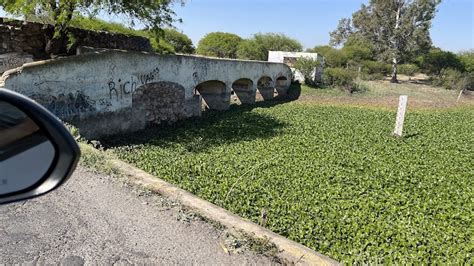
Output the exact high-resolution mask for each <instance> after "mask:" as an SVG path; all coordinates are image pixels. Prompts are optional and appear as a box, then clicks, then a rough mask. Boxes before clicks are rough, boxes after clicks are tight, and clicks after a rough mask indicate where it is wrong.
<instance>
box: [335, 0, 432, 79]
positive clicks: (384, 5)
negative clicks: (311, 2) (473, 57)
mask: <svg viewBox="0 0 474 266" xmlns="http://www.w3.org/2000/svg"><path fill="white" fill-rule="evenodd" d="M440 2H441V0H396V1H385V0H370V1H368V3H367V4H363V5H362V6H361V8H360V9H359V10H358V11H356V12H355V13H353V14H352V18H351V19H347V18H344V19H341V20H340V21H339V25H338V27H337V29H336V30H335V31H333V32H331V33H330V36H331V44H332V45H339V44H345V43H346V42H348V41H349V39H350V38H355V39H358V40H365V42H366V43H369V44H370V47H371V48H373V50H374V52H375V55H376V57H377V59H378V60H381V61H384V62H386V63H389V62H390V63H392V79H391V81H392V82H394V83H396V82H398V78H397V74H398V73H397V65H398V64H399V63H400V62H403V61H406V60H409V59H411V58H414V57H416V55H418V54H423V53H425V52H426V51H427V50H429V49H430V47H431V38H430V32H429V30H430V28H431V21H432V20H433V18H434V16H435V14H436V7H437V5H438V4H439V3H440Z"/></svg>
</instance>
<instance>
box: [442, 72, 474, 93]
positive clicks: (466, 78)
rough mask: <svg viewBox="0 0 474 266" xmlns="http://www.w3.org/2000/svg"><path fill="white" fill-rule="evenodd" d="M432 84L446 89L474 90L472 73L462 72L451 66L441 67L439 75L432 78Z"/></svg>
mask: <svg viewBox="0 0 474 266" xmlns="http://www.w3.org/2000/svg"><path fill="white" fill-rule="evenodd" d="M434 84H435V85H437V86H442V87H445V88H446V89H448V90H471V91H472V90H474V73H472V72H471V73H462V72H460V71H459V70H456V69H452V68H447V69H443V70H441V72H440V75H439V77H438V78H436V79H435V80H434Z"/></svg>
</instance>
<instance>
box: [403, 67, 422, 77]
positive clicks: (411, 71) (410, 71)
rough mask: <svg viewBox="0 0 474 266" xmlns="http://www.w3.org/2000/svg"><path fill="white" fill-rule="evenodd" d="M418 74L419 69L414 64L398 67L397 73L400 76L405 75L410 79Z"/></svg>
mask: <svg viewBox="0 0 474 266" xmlns="http://www.w3.org/2000/svg"><path fill="white" fill-rule="evenodd" d="M418 72H420V68H419V67H418V66H417V65H414V64H402V65H398V73H399V74H402V75H407V76H409V77H410V78H411V77H413V76H414V75H415V74H416V73H418Z"/></svg>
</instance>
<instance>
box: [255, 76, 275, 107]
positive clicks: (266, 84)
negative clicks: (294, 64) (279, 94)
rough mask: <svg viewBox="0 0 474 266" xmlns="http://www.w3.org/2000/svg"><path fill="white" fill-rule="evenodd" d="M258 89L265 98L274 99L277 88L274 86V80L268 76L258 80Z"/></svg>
mask: <svg viewBox="0 0 474 266" xmlns="http://www.w3.org/2000/svg"><path fill="white" fill-rule="evenodd" d="M257 90H258V92H259V94H260V95H261V97H262V98H263V100H265V101H266V100H271V99H273V96H274V93H275V89H274V88H273V80H272V78H270V77H268V76H263V77H261V78H260V79H259V80H258V82H257Z"/></svg>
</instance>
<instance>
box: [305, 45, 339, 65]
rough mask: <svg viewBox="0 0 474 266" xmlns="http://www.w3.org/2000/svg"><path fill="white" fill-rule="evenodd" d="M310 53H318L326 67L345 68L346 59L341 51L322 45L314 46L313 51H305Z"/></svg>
mask: <svg viewBox="0 0 474 266" xmlns="http://www.w3.org/2000/svg"><path fill="white" fill-rule="evenodd" d="M307 51H308V52H310V53H318V54H320V55H322V56H323V57H324V62H325V64H326V66H328V67H346V64H347V62H348V58H347V56H346V54H345V53H344V52H343V51H342V50H341V49H336V48H334V47H331V46H327V45H322V46H316V47H314V48H313V49H308V50H307Z"/></svg>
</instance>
